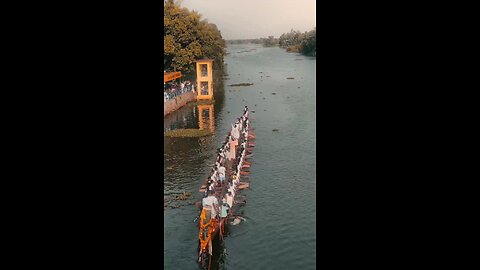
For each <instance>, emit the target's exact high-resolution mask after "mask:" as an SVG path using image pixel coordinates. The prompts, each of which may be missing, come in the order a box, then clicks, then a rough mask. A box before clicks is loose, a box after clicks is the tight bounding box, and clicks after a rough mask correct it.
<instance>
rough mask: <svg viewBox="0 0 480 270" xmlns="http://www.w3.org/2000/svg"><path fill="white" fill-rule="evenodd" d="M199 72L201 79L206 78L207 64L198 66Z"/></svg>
mask: <svg viewBox="0 0 480 270" xmlns="http://www.w3.org/2000/svg"><path fill="white" fill-rule="evenodd" d="M200 72H201V75H202V77H207V76H208V71H207V64H200Z"/></svg>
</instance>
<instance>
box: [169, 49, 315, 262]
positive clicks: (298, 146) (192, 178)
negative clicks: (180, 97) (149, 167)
mask: <svg viewBox="0 0 480 270" xmlns="http://www.w3.org/2000/svg"><path fill="white" fill-rule="evenodd" d="M227 51H228V52H229V54H228V55H227V56H226V57H225V64H226V68H225V72H226V74H223V75H217V81H216V83H215V84H214V91H215V99H216V102H215V104H214V114H213V116H214V117H213V118H214V129H215V133H214V135H213V136H210V137H203V138H183V139H181V138H165V137H164V143H165V146H164V158H165V161H164V167H165V170H164V198H165V199H164V200H165V205H164V259H165V261H164V269H175V270H178V269H182V270H190V269H192V270H194V269H195V270H196V269H199V266H198V264H197V263H196V259H197V244H198V240H197V235H198V229H197V227H196V223H194V222H193V220H194V219H195V217H196V216H197V215H198V210H197V209H196V208H195V205H193V203H194V202H195V201H200V199H201V194H200V193H199V192H198V189H199V188H200V186H201V184H202V182H203V181H204V179H205V178H206V177H207V176H208V174H209V172H210V170H211V166H212V165H213V163H214V159H215V150H216V149H217V148H218V147H219V146H220V145H221V143H222V141H223V140H224V139H225V136H226V134H227V132H228V130H229V129H230V128H231V124H232V123H233V122H234V120H235V119H236V118H238V117H239V116H241V114H242V109H243V107H244V106H245V105H247V106H248V107H249V108H250V111H251V113H250V119H251V121H252V123H251V125H252V126H253V127H254V128H255V131H254V132H255V135H256V139H255V145H256V146H255V148H254V150H253V158H252V162H253V165H252V167H251V168H250V172H251V174H250V177H249V179H250V189H247V190H243V191H242V192H241V194H242V195H245V199H246V201H247V203H246V205H245V206H243V207H242V208H240V211H239V214H240V215H242V216H243V217H245V218H246V221H245V222H242V223H240V224H239V225H236V226H230V229H229V234H228V235H227V236H226V238H225V247H226V249H227V252H228V256H226V259H225V264H224V266H223V269H230V270H242V269H265V270H268V269H272V270H273V269H315V262H316V212H315V209H316V201H315V196H316V192H315V186H316V183H315V181H316V177H315V174H316V172H315V168H316V158H315V156H316V155H315V148H316V141H315V137H316V119H315V117H316V116H315V113H316V108H315V96H316V92H315V91H316V87H315V84H316V79H315V65H316V58H312V57H306V56H302V55H300V54H297V53H287V52H285V51H284V50H283V49H280V48H278V47H268V48H267V47H262V46H260V45H255V44H242V45H229V47H228V48H227ZM287 78H290V79H287ZM238 83H253V85H251V86H229V85H231V84H238ZM198 114H199V110H198V108H197V106H196V105H188V106H186V107H184V108H182V109H180V110H179V111H177V112H175V113H173V114H172V115H169V116H167V117H166V118H165V123H164V129H165V130H169V129H175V128H184V127H187V128H198V127H199V123H198V121H199V120H198V118H199V117H198ZM204 120H205V119H204ZM205 125H207V126H208V121H207V122H204V126H205ZM274 130H275V131H274ZM277 130H278V131H277ZM182 192H192V195H191V196H190V198H189V199H187V200H185V201H181V200H174V199H173V198H174V197H175V196H177V195H178V194H180V193H182ZM213 268H214V267H212V269H213ZM217 268H218V267H217Z"/></svg>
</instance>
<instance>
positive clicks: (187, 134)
mask: <svg viewBox="0 0 480 270" xmlns="http://www.w3.org/2000/svg"><path fill="white" fill-rule="evenodd" d="M212 134H213V132H212V131H211V130H207V129H174V130H170V131H166V132H164V133H163V136H165V137H173V138H197V137H205V136H209V135H212Z"/></svg>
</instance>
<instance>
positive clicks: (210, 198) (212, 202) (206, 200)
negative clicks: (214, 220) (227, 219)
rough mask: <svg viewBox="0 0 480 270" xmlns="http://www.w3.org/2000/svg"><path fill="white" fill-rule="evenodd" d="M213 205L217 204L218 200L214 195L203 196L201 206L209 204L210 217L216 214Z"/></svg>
mask: <svg viewBox="0 0 480 270" xmlns="http://www.w3.org/2000/svg"><path fill="white" fill-rule="evenodd" d="M214 205H216V206H218V200H217V198H216V197H215V196H208V197H206V198H203V200H202V206H204V207H205V206H210V207H211V208H212V217H215V216H216V214H217V212H216V211H215V207H214Z"/></svg>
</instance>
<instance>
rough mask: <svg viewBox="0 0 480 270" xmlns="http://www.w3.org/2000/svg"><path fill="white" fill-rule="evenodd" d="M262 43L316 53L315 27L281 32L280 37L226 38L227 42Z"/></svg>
mask: <svg viewBox="0 0 480 270" xmlns="http://www.w3.org/2000/svg"><path fill="white" fill-rule="evenodd" d="M247 43H254V44H263V45H264V46H266V47H272V46H279V47H280V48H285V49H286V50H287V52H299V53H301V54H304V55H309V56H316V55H317V28H316V27H315V28H313V30H311V31H309V32H306V31H305V32H304V33H302V32H300V31H295V30H293V29H292V30H291V31H290V32H289V33H285V34H282V35H281V36H280V38H275V37H273V36H269V37H268V38H255V39H236V40H227V44H247Z"/></svg>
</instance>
